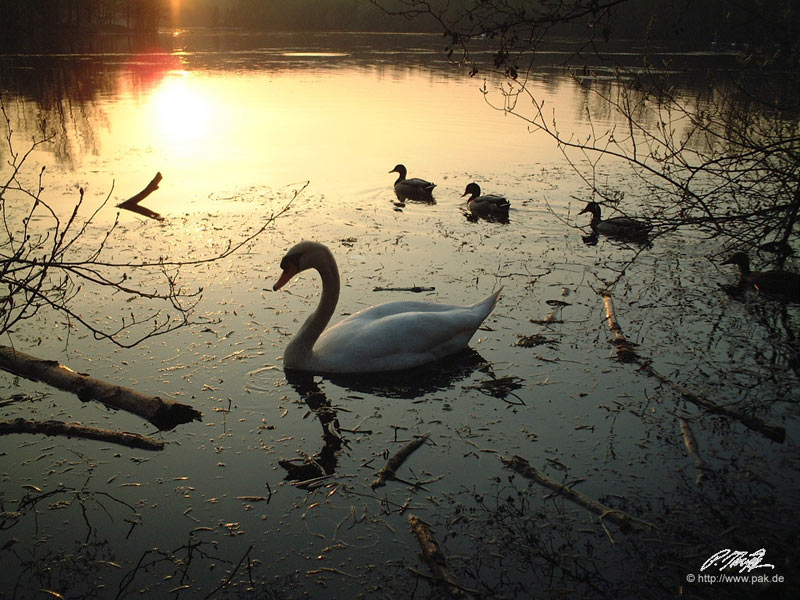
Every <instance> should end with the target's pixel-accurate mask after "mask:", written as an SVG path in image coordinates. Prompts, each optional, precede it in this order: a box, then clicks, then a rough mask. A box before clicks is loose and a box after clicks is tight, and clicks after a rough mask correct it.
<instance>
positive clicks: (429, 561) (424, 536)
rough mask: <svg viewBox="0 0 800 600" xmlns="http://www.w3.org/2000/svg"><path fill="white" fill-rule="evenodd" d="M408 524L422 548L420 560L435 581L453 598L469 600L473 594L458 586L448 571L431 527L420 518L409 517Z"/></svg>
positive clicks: (445, 560)
mask: <svg viewBox="0 0 800 600" xmlns="http://www.w3.org/2000/svg"><path fill="white" fill-rule="evenodd" d="M408 524H409V525H411V531H412V532H413V533H414V535H415V536H416V537H417V542H419V547H420V550H421V552H420V558H421V559H422V561H423V562H424V563H425V565H426V566H427V567H428V569H429V570H430V572H431V574H432V575H433V579H434V581H436V583H438V584H439V585H440V586H441V587H442V589H444V590H445V591H446V592H447V593H448V594H449V595H450V597H451V598H457V599H463V600H467V599H469V598H472V592H470V591H468V590H466V589H465V588H463V587H462V586H460V585H458V584H457V583H456V582H455V579H453V576H452V575H451V574H450V571H448V570H447V559H446V557H445V555H444V552H442V548H441V546H440V545H439V542H438V541H437V540H436V537H435V536H434V535H433V532H432V531H431V528H430V526H429V525H428V524H427V523H425V522H424V521H423V520H422V519H420V518H419V517H416V516H414V515H408Z"/></svg>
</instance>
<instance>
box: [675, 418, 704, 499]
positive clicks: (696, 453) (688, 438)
mask: <svg viewBox="0 0 800 600" xmlns="http://www.w3.org/2000/svg"><path fill="white" fill-rule="evenodd" d="M678 421H679V422H680V424H681V433H683V443H684V444H686V451H687V452H688V453H689V456H691V457H692V458H693V459H694V464H695V466H696V467H697V471H698V473H697V479H696V480H695V481H696V483H697V484H698V485H700V483H702V481H703V479H705V476H706V473H705V472H706V471H707V470H708V465H707V464H706V461H704V460H703V457H701V456H700V446H699V444H698V443H697V438H696V437H694V432H693V431H692V429H691V428H690V427H689V423H688V422H687V421H686V419H684V418H682V417H678Z"/></svg>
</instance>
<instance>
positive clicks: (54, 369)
mask: <svg viewBox="0 0 800 600" xmlns="http://www.w3.org/2000/svg"><path fill="white" fill-rule="evenodd" d="M0 369H2V370H4V371H8V372H9V373H13V374H15V375H19V376H20V377H24V378H25V379H30V380H31V381H43V382H44V383H47V384H48V385H51V386H53V387H56V388H58V389H60V390H65V391H67V392H72V393H73V394H76V395H77V396H78V398H80V399H81V400H83V401H89V400H97V401H99V402H102V403H103V404H105V405H106V406H109V407H111V408H117V409H120V410H124V411H127V412H129V413H133V414H135V415H137V416H139V417H142V418H143V419H146V420H147V421H149V422H150V423H152V424H153V425H155V426H156V427H158V428H159V429H161V430H168V429H174V428H175V427H177V426H178V425H181V424H183V423H188V422H190V421H199V420H201V418H202V414H201V413H200V411H198V410H196V409H195V408H193V407H191V406H189V405H188V404H182V403H180V402H174V401H173V400H170V399H168V398H160V397H158V396H150V395H147V394H142V393H140V392H137V391H136V390H133V389H130V388H126V387H123V386H120V385H114V384H111V383H108V382H105V381H102V380H100V379H95V378H94V377H90V376H89V375H86V374H84V373H77V372H76V371H73V370H72V369H70V368H69V367H67V366H65V365H62V364H60V363H59V362H58V361H55V360H43V359H41V358H37V357H35V356H31V355H30V354H26V353H24V352H20V351H19V350H16V349H14V348H11V347H9V346H0Z"/></svg>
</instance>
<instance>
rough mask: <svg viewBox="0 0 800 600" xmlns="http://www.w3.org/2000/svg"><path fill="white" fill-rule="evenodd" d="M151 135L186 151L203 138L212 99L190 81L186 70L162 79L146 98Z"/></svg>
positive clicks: (208, 124) (212, 113)
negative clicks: (151, 129) (151, 118)
mask: <svg viewBox="0 0 800 600" xmlns="http://www.w3.org/2000/svg"><path fill="white" fill-rule="evenodd" d="M150 105H151V109H152V114H153V121H152V122H153V123H154V124H155V125H156V127H154V129H153V133H154V134H155V137H156V138H157V139H158V141H159V142H160V143H161V144H164V145H168V146H174V145H176V144H177V145H180V146H183V147H184V148H183V149H184V150H186V151H190V150H191V146H192V145H196V144H198V143H199V142H202V141H204V140H206V139H207V137H208V135H209V130H210V126H211V123H212V120H213V117H214V113H215V111H214V107H213V99H212V98H211V97H210V96H209V95H208V94H206V93H204V92H203V90H202V89H201V88H200V87H199V86H197V85H195V84H194V81H193V78H192V76H191V74H190V73H188V72H186V71H178V72H176V73H173V74H171V76H169V77H167V78H166V79H164V80H163V82H162V84H161V85H160V86H159V87H158V88H157V89H156V90H154V91H153V94H152V96H151V99H150Z"/></svg>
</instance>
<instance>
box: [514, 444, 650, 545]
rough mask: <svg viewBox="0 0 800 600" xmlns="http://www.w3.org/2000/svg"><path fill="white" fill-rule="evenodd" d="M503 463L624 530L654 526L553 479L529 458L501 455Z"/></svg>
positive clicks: (626, 531)
mask: <svg viewBox="0 0 800 600" xmlns="http://www.w3.org/2000/svg"><path fill="white" fill-rule="evenodd" d="M500 460H501V461H503V464H504V465H505V466H506V467H508V468H509V469H511V470H512V471H516V472H517V473H519V474H520V475H522V476H523V477H525V478H526V479H530V480H532V481H535V482H536V483H538V484H539V485H543V486H545V487H546V488H549V489H551V490H553V491H554V492H556V493H557V494H558V495H559V496H563V497H564V498H566V499H567V500H569V501H571V502H574V503H575V504H577V505H578V506H580V507H582V508H585V509H586V510H588V511H589V512H591V513H592V514H594V515H596V516H597V517H598V518H599V519H600V520H601V521H609V522H611V523H614V524H615V525H617V526H618V527H619V528H620V529H621V530H622V531H623V532H625V533H628V532H639V531H643V530H645V529H650V528H653V527H654V526H653V525H651V524H650V523H647V522H646V521H642V520H640V519H637V518H636V517H632V516H631V515H629V514H628V513H626V512H624V511H621V510H619V509H616V508H610V507H608V506H606V505H605V504H602V503H601V502H598V501H597V500H594V499H593V498H589V497H588V496H584V495H583V494H581V493H580V492H576V491H575V490H573V489H572V488H570V487H567V486H565V485H562V484H560V483H558V482H557V481H553V480H552V479H550V478H549V477H547V476H546V475H545V474H544V473H542V472H541V471H539V470H537V469H536V468H535V467H532V466H531V465H530V464H529V463H528V461H527V460H525V459H524V458H522V457H521V456H517V455H514V456H512V457H511V458H505V457H503V456H501V457H500Z"/></svg>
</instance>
